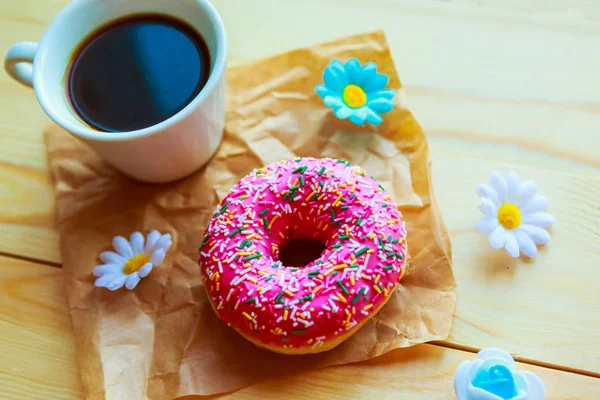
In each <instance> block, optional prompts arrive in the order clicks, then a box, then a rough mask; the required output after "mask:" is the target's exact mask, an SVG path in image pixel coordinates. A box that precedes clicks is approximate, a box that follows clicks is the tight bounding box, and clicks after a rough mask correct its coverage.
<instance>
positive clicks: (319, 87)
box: [316, 85, 332, 99]
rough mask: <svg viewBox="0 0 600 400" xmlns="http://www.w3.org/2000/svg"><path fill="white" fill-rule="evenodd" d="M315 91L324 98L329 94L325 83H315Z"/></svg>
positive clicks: (329, 91)
mask: <svg viewBox="0 0 600 400" xmlns="http://www.w3.org/2000/svg"><path fill="white" fill-rule="evenodd" d="M316 92H317V94H318V95H319V96H321V98H322V99H325V97H327V96H331V95H332V93H331V90H329V88H328V87H327V86H325V85H317V88H316Z"/></svg>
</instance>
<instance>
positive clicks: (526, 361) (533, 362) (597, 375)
mask: <svg viewBox="0 0 600 400" xmlns="http://www.w3.org/2000/svg"><path fill="white" fill-rule="evenodd" d="M429 344H432V345H434V346H439V347H445V348H448V349H453V350H459V351H465V352H468V353H478V352H479V351H480V350H481V349H480V348H478V347H473V346H467V345H464V344H458V343H451V342H447V341H433V342H429ZM511 355H512V356H513V358H514V359H515V361H517V362H520V363H523V364H529V365H535V366H536V367H542V368H547V369H554V370H557V371H563V372H569V373H572V374H577V375H583V376H589V377H591V378H600V373H599V372H593V371H588V370H585V369H579V368H573V367H568V366H566V365H559V364H554V363H550V362H546V361H539V360H534V359H532V358H527V357H521V356H519V355H518V354H512V353H511Z"/></svg>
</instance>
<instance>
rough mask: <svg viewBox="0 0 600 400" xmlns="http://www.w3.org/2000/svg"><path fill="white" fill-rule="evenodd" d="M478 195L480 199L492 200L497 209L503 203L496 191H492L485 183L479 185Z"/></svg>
mask: <svg viewBox="0 0 600 400" xmlns="http://www.w3.org/2000/svg"><path fill="white" fill-rule="evenodd" d="M477 194H478V195H479V197H485V198H487V199H490V200H492V201H493V202H494V204H496V207H500V204H501V203H500V198H499V197H498V194H497V193H496V191H495V190H494V189H492V188H491V187H490V186H488V185H486V184H485V183H480V184H479V185H477Z"/></svg>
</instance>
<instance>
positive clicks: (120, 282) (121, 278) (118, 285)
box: [105, 275, 127, 291]
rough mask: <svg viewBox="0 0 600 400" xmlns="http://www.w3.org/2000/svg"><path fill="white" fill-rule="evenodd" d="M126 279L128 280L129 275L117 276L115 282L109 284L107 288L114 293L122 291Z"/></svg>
mask: <svg viewBox="0 0 600 400" xmlns="http://www.w3.org/2000/svg"><path fill="white" fill-rule="evenodd" d="M126 279H127V275H120V276H117V277H116V278H115V280H113V281H112V282H109V283H108V285H106V286H105V287H106V288H107V289H108V290H112V291H114V290H117V289H121V288H122V287H123V285H124V284H125V280H126Z"/></svg>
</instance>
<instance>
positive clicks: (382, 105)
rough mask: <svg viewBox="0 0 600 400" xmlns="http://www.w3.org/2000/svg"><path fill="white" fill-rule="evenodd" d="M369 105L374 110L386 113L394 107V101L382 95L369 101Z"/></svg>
mask: <svg viewBox="0 0 600 400" xmlns="http://www.w3.org/2000/svg"><path fill="white" fill-rule="evenodd" d="M367 106H368V107H369V108H370V109H371V110H373V111H377V112H379V113H386V112H390V111H392V108H394V101H393V100H389V99H384V98H383V97H380V98H377V99H373V100H370V101H369V102H368V103H367Z"/></svg>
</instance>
